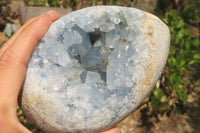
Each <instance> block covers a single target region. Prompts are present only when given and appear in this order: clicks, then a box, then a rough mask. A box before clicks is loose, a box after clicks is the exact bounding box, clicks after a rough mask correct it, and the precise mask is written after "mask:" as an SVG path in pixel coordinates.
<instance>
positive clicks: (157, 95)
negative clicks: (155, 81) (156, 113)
mask: <svg viewBox="0 0 200 133" xmlns="http://www.w3.org/2000/svg"><path fill="white" fill-rule="evenodd" d="M166 99H167V95H165V93H164V92H163V90H162V89H160V88H157V87H155V89H154V90H153V97H152V98H151V100H150V102H149V105H152V106H153V107H154V108H159V109H161V110H163V109H167V108H169V105H168V103H167V102H166Z"/></svg>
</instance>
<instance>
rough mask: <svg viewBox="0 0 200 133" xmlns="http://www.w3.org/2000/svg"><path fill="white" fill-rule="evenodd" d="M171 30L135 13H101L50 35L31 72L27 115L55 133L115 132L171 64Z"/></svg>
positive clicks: (58, 26)
mask: <svg viewBox="0 0 200 133" xmlns="http://www.w3.org/2000/svg"><path fill="white" fill-rule="evenodd" d="M169 43H170V34H169V30H168V27H167V26H166V25H165V24H164V23H163V22H162V21H161V20H160V19H158V18H157V17H156V16H154V15H152V14H149V13H147V12H144V11H141V10H138V9H134V8H127V7H118V6H96V7H89V8H85V9H81V10H78V11H75V12H72V13H70V14H69V15H66V16H64V17H62V18H60V19H59V20H57V21H56V22H54V23H53V24H52V25H51V27H50V28H49V30H48V32H47V33H46V34H45V36H44V37H43V38H42V39H41V41H40V42H39V44H38V46H37V48H36V49H35V51H34V53H33V55H32V57H31V60H30V62H29V65H28V70H27V74H26V79H25V82H24V89H23V92H22V110H23V111H24V113H25V115H26V116H27V117H28V118H29V119H31V120H32V121H33V122H34V123H35V124H36V125H38V126H39V127H40V128H41V129H43V130H44V131H47V132H55V133H58V132H75V133H91V132H99V131H102V130H105V129H108V128H110V127H112V126H113V125H115V124H116V123H118V122H120V121H121V120H122V119H123V118H125V117H126V116H127V115H128V114H129V113H131V112H132V111H133V110H134V109H136V108H137V107H138V106H139V105H140V104H141V102H142V101H143V100H144V98H145V97H146V96H147V95H148V93H149V92H150V91H151V90H152V88H153V87H154V85H155V83H156V81H157V80H158V78H159V76H160V75H161V73H162V70H163V67H164V65H165V63H166V59H167V55H168V50H169Z"/></svg>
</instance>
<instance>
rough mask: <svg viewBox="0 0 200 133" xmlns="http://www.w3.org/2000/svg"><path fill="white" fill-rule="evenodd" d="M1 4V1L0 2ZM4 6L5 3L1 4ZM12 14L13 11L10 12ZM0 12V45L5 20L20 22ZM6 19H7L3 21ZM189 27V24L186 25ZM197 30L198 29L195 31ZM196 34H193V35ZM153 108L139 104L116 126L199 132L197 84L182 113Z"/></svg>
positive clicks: (152, 132)
mask: <svg viewBox="0 0 200 133" xmlns="http://www.w3.org/2000/svg"><path fill="white" fill-rule="evenodd" d="M0 6H1V3H0ZM3 6H4V8H8V7H5V5H3ZM12 14H14V13H12ZM7 17H8V18H6V15H3V14H0V46H1V45H2V44H3V43H5V42H6V41H7V40H8V39H9V38H8V37H6V35H5V33H4V27H5V24H6V22H7V23H8V22H12V23H15V24H17V25H19V24H20V16H16V15H14V17H13V16H12V15H8V16H7ZM2 18H4V19H2ZM4 20H7V21H4ZM188 27H189V26H188ZM190 30H191V31H193V32H198V34H199V30H198V28H195V27H194V26H191V29H190ZM197 30H198V31H197ZM195 35H196V34H194V36H195ZM152 112H153V109H152V107H151V106H148V104H147V103H144V104H143V105H141V106H140V107H139V108H138V109H137V110H135V111H134V112H133V113H131V114H130V115H129V116H128V117H127V118H126V119H124V120H123V121H122V122H121V123H119V124H118V125H117V126H119V127H120V128H121V132H122V133H147V132H148V133H199V132H200V86H197V87H196V88H195V89H194V90H193V91H192V93H190V94H189V95H188V100H187V104H186V107H185V108H184V111H183V112H184V113H182V114H179V113H177V112H176V111H171V112H164V113H162V114H161V113H158V114H155V113H152ZM22 122H23V124H27V121H26V119H25V118H24V117H23V118H22ZM32 131H33V132H35V133H39V132H41V131H40V130H39V129H37V128H34V129H32Z"/></svg>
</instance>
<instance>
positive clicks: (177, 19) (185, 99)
mask: <svg viewBox="0 0 200 133" xmlns="http://www.w3.org/2000/svg"><path fill="white" fill-rule="evenodd" d="M149 1H150V5H149V3H148V2H149ZM3 2H7V1H0V4H3ZM24 2H25V4H26V5H27V6H42V7H60V8H72V9H73V10H77V9H80V8H84V7H88V6H95V5H119V6H127V7H136V8H140V9H143V10H145V9H146V10H147V11H150V12H152V13H153V14H155V15H157V16H159V17H160V18H161V20H163V22H164V23H166V24H167V25H168V26H169V29H170V33H171V46H170V51H169V56H168V60H167V64H166V67H165V69H164V71H163V73H162V76H161V77H160V79H159V81H158V82H157V84H156V87H155V89H153V92H152V94H151V95H150V96H149V97H148V98H147V99H146V100H145V101H144V103H143V105H144V104H145V105H146V106H147V111H149V110H150V114H149V115H151V116H152V115H155V116H157V115H158V114H164V113H166V114H167V115H169V114H170V113H171V112H172V111H173V112H177V113H180V114H183V113H185V112H186V111H187V108H189V107H191V106H192V103H195V102H196V103H198V101H200V97H199V95H200V90H199V88H200V40H199V37H200V35H199V27H200V0H24ZM145 2H147V3H146V4H147V5H149V7H148V6H147V7H145ZM2 11H3V10H2V9H1V12H2ZM1 24H2V23H1V21H0V25H1ZM194 97H197V99H196V100H194ZM199 103H200V102H199ZM199 103H198V104H199ZM199 109H200V108H199ZM18 110H19V111H18V116H19V119H20V121H22V123H23V121H24V120H22V119H23V118H24V116H23V113H22V112H21V111H20V109H19V108H18ZM198 113H199V114H200V110H199V112H198ZM199 122H200V121H199ZM24 123H26V122H24ZM199 125H200V123H199ZM26 126H27V127H28V128H29V129H31V128H33V127H32V126H30V125H29V124H26Z"/></svg>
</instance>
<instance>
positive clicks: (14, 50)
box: [0, 11, 120, 133]
mask: <svg viewBox="0 0 200 133" xmlns="http://www.w3.org/2000/svg"><path fill="white" fill-rule="evenodd" d="M57 19H58V14H57V12H55V11H50V12H47V13H45V14H43V15H40V16H37V17H34V18H32V19H30V20H28V21H27V22H26V23H25V24H24V25H23V26H22V27H21V28H20V29H19V30H18V31H17V32H16V33H15V34H14V35H13V36H12V38H11V39H10V40H8V41H7V42H6V43H5V44H4V45H3V46H2V47H1V49H0V75H1V78H0V133H30V131H29V130H28V129H26V128H25V127H24V126H23V125H22V124H21V123H20V122H19V121H18V118H17V114H16V112H17V111H16V109H17V99H18V95H19V91H20V88H21V86H22V84H23V81H24V78H25V73H26V67H27V64H28V61H29V59H30V57H31V54H32V52H33V50H34V48H35V46H36V45H37V43H38V41H39V40H40V39H41V38H42V36H43V35H44V34H45V33H46V31H47V30H48V28H49V26H50V25H51V23H52V22H54V21H55V20H57ZM103 133H120V130H119V129H118V128H112V129H110V130H108V131H105V132H103Z"/></svg>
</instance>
